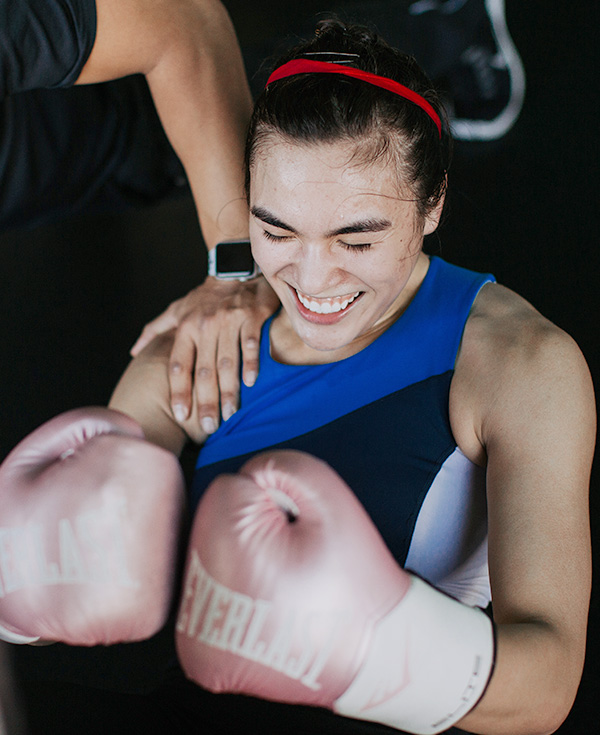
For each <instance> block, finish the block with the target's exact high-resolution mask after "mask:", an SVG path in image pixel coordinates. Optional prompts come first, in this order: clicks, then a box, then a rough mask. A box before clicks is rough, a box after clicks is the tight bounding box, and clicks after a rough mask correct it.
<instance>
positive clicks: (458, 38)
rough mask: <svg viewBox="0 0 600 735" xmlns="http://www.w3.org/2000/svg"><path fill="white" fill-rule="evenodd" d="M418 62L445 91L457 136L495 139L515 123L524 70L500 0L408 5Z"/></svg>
mask: <svg viewBox="0 0 600 735" xmlns="http://www.w3.org/2000/svg"><path fill="white" fill-rule="evenodd" d="M409 15H410V16H411V19H410V21H409V24H410V29H411V35H412V45H413V49H414V53H415V56H416V57H417V60H419V61H421V63H422V64H423V65H424V67H425V69H426V70H427V71H428V73H429V75H430V76H431V77H432V78H433V79H434V81H436V82H437V84H438V85H439V86H440V87H441V90H442V92H443V93H444V94H445V97H446V103H447V107H448V112H449V115H450V125H451V129H452V134H453V136H454V137H455V138H457V139H458V140H496V139H497V138H501V137H502V136H503V135H505V134H506V133H507V132H508V131H509V130H510V129H511V128H512V126H513V125H514V123H515V122H516V120H517V118H518V116H519V114H520V112H521V109H522V107H523V100H524V97H525V71H524V69H523V63H522V61H521V59H520V57H519V54H518V52H517V49H516V48H515V45H514V43H513V41H512V39H511V37H510V34H509V32H508V27H507V24H506V17H505V5H504V0H446V2H441V1H440V0H419V1H418V2H413V3H411V5H410V6H409Z"/></svg>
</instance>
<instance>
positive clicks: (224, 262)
mask: <svg viewBox="0 0 600 735" xmlns="http://www.w3.org/2000/svg"><path fill="white" fill-rule="evenodd" d="M208 275H209V276H212V277H213V278H216V279H218V280H220V281H249V280H251V279H252V278H256V276H258V275H260V268H259V267H258V265H257V264H256V263H255V261H254V258H253V257H252V248H251V245H250V240H248V239H243V240H231V241H224V242H218V243H217V244H216V245H215V246H214V248H211V249H210V250H209V251H208Z"/></svg>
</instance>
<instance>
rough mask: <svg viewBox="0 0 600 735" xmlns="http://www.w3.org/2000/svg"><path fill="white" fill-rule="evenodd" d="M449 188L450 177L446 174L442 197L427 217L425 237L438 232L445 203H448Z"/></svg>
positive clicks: (424, 230)
mask: <svg viewBox="0 0 600 735" xmlns="http://www.w3.org/2000/svg"><path fill="white" fill-rule="evenodd" d="M447 188H448V175H447V174H446V179H445V183H444V191H443V192H442V196H441V197H440V199H439V201H438V203H437V204H436V205H435V207H434V208H433V209H432V210H431V211H430V212H429V213H428V214H426V215H425V222H424V225H423V235H431V233H432V232H435V231H436V229H437V226H438V225H439V223H440V218H441V216H442V211H443V209H444V202H445V201H446V190H447Z"/></svg>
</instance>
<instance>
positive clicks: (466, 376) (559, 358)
mask: <svg viewBox="0 0 600 735" xmlns="http://www.w3.org/2000/svg"><path fill="white" fill-rule="evenodd" d="M549 412H555V413H554V422H555V423H556V422H557V421H558V420H559V414H558V413H556V412H561V413H562V414H563V419H564V421H565V422H569V420H576V416H579V419H580V420H581V421H583V424H584V425H586V426H587V427H588V430H591V427H592V426H595V412H594V397H593V388H592V382H591V377H590V373H589V369H588V367H587V363H586V361H585V358H584V356H583V354H582V352H581V350H580V349H579V347H578V345H577V344H576V342H575V340H573V339H572V337H570V336H569V335H568V334H567V333H566V332H565V331H564V330H562V329H560V328H559V327H558V326H556V325H555V324H553V323H552V322H551V321H550V320H548V319H546V318H545V317H544V316H542V315H541V314H540V313H539V312H538V311H537V310H536V309H535V308H534V307H533V306H532V305H531V304H530V303H529V302H528V301H526V300H525V299H524V298H522V297H521V296H519V295H518V294H516V293H515V292H514V291H511V290H510V289H508V288H505V287H504V286H501V285H498V284H487V285H486V286H484V287H483V288H482V290H481V292H480V293H479V295H478V297H477V299H476V300H475V303H474V305H473V308H472V310H471V314H470V315H469V319H468V321H467V324H466V327H465V332H464V335H463V340H462V344H461V349H460V353H459V356H458V359H457V363H456V372H455V379H454V380H453V385H452V393H451V417H452V419H453V427H454V423H456V430H457V432H458V433H459V434H460V435H461V436H462V437H464V438H465V440H466V441H467V443H468V446H470V447H472V451H476V448H475V444H474V442H476V443H477V444H479V446H480V447H483V448H485V447H486V446H487V445H488V443H489V441H490V438H491V435H492V434H493V432H495V431H500V430H507V428H508V427H510V426H515V428H516V425H517V424H518V423H519V422H522V426H521V428H524V425H523V424H525V425H526V424H527V423H528V422H529V423H531V422H533V419H534V417H537V419H538V420H540V421H541V420H542V417H545V418H546V420H548V421H550V422H552V416H551V415H550V414H549ZM563 412H564V413H563ZM571 417H572V418H571ZM565 428H566V425H565ZM469 431H472V435H471V436H470V437H469ZM467 437H468V438H467ZM480 459H481V455H480Z"/></svg>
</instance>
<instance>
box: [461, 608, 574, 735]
mask: <svg viewBox="0 0 600 735" xmlns="http://www.w3.org/2000/svg"><path fill="white" fill-rule="evenodd" d="M583 657H584V646H583V643H582V642H581V641H579V642H573V641H572V640H571V638H569V637H567V636H564V635H561V634H560V633H559V632H558V631H557V630H556V629H555V628H553V627H552V626H551V625H549V624H545V623H541V622H540V623H536V622H526V623H515V624H500V625H498V626H497V627H496V662H495V667H494V672H493V674H492V678H491V680H490V683H489V686H488V688H487V690H486V692H485V694H484V696H483V697H482V699H481V701H480V702H479V704H478V705H477V706H476V707H475V708H474V709H473V710H472V711H471V712H470V713H469V714H468V715H466V716H465V717H464V718H463V719H462V720H461V721H460V722H458V723H457V727H460V728H461V729H462V730H466V731H467V732H472V733H478V734H479V735H549V733H552V732H554V731H555V730H556V729H557V728H558V727H559V726H560V724H561V723H562V721H563V720H564V719H565V717H566V716H567V714H568V713H569V711H570V709H571V707H572V704H573V700H574V697H575V694H576V692H577V687H578V685H579V681H580V678H581V672H582V668H583Z"/></svg>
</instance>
